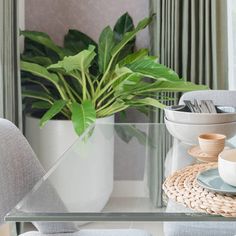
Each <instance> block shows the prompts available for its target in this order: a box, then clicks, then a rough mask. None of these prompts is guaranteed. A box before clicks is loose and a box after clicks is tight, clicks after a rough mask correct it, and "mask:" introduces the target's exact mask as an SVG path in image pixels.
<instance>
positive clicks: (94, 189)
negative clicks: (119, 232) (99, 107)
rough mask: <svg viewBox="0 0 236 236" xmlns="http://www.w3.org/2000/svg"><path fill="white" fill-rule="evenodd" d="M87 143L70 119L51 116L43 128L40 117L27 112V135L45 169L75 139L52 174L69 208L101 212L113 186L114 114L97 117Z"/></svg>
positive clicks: (53, 181)
mask: <svg viewBox="0 0 236 236" xmlns="http://www.w3.org/2000/svg"><path fill="white" fill-rule="evenodd" d="M99 123H100V124H101V123H109V124H110V125H109V126H101V125H100V126H99V125H95V128H94V130H93V132H92V135H91V136H90V137H89V138H88V139H87V140H86V143H83V142H81V141H78V136H77V135H76V134H75V132H74V129H73V125H72V122H71V121H66V120H51V121H49V122H48V123H47V124H46V125H45V126H44V127H43V128H42V129H40V128H39V119H37V118H33V117H30V116H26V118H25V135H26V138H27V139H28V141H29V143H30V144H31V146H32V148H33V149H34V151H35V153H36V155H37V156H38V159H39V161H40V162H41V164H42V165H43V167H44V168H45V169H46V170H49V169H50V168H51V167H52V166H53V164H54V163H55V162H56V161H57V160H58V158H60V157H61V156H62V154H63V153H64V152H65V151H66V150H67V149H68V148H69V147H71V145H72V144H73V143H75V144H74V145H73V148H72V149H70V151H68V152H67V153H66V155H65V158H64V159H62V160H60V161H59V165H58V167H57V169H56V171H54V172H53V173H52V174H51V176H50V181H51V182H52V184H53V185H54V186H55V188H56V190H57V192H58V194H59V196H60V197H61V199H63V201H64V203H65V205H66V207H67V209H68V210H69V211H79V212H81V211H86V212H88V211H91V212H99V211H101V210H102V209H103V208H104V206H105V205H106V203H107V201H108V199H109V197H110V195H111V193H112V190H113V163H114V125H113V124H114V116H110V117H106V118H101V119H98V120H97V122H96V124H99Z"/></svg>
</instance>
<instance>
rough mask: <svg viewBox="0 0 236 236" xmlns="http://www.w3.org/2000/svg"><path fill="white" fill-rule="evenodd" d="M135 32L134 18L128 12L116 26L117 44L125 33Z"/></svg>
mask: <svg viewBox="0 0 236 236" xmlns="http://www.w3.org/2000/svg"><path fill="white" fill-rule="evenodd" d="M132 30H134V23H133V19H132V17H131V16H130V15H129V14H128V12H126V13H125V14H123V15H122V16H121V17H120V18H119V19H118V20H117V22H116V24H115V26H114V29H113V31H114V36H115V39H116V41H117V42H120V41H121V40H122V38H123V36H124V34H125V33H127V32H130V31H132Z"/></svg>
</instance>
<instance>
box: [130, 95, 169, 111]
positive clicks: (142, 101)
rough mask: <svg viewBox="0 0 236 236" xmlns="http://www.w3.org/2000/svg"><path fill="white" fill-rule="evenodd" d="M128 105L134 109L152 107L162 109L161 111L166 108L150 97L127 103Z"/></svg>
mask: <svg viewBox="0 0 236 236" xmlns="http://www.w3.org/2000/svg"><path fill="white" fill-rule="evenodd" d="M127 104H129V105H130V106H134V107H136V106H152V107H156V108H161V109H163V108H165V107H166V106H165V105H164V104H162V103H160V102H159V101H158V100H157V99H154V98H150V97H146V98H143V99H136V100H131V101H127Z"/></svg>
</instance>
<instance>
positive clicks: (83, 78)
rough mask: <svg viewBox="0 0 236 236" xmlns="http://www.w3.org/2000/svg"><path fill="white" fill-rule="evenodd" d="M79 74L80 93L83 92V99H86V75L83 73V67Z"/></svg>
mask: <svg viewBox="0 0 236 236" xmlns="http://www.w3.org/2000/svg"><path fill="white" fill-rule="evenodd" d="M81 75H82V83H83V84H82V94H83V101H84V100H86V98H87V96H86V93H87V87H86V75H85V73H84V69H83V68H82V69H81Z"/></svg>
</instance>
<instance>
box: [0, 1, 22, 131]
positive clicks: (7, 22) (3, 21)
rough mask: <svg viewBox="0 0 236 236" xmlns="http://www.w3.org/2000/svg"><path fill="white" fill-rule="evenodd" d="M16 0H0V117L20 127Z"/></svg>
mask: <svg viewBox="0 0 236 236" xmlns="http://www.w3.org/2000/svg"><path fill="white" fill-rule="evenodd" d="M18 36H19V27H18V1H17V0H0V117H3V118H6V119H9V120H11V121H12V122H13V123H15V124H16V125H17V126H18V127H20V128H21V125H22V118H21V113H22V109H21V86H20V74H19V48H18Z"/></svg>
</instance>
